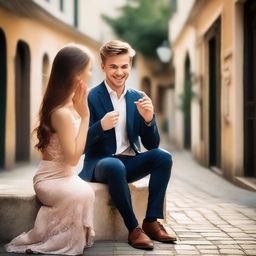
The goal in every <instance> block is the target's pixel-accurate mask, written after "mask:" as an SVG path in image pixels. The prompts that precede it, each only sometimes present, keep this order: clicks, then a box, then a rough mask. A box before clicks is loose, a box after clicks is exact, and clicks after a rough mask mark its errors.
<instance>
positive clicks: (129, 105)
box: [125, 89, 135, 143]
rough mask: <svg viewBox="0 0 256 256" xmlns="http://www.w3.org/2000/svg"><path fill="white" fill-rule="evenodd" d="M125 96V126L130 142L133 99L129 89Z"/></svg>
mask: <svg viewBox="0 0 256 256" xmlns="http://www.w3.org/2000/svg"><path fill="white" fill-rule="evenodd" d="M125 98H126V126H127V134H128V138H129V141H130V143H131V142H132V139H131V138H132V136H131V135H132V131H133V122H134V107H135V104H134V100H133V98H132V94H131V92H130V91H129V89H128V90H127V92H126V95H125Z"/></svg>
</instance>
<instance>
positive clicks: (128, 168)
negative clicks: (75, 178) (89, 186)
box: [93, 148, 172, 231]
mask: <svg viewBox="0 0 256 256" xmlns="http://www.w3.org/2000/svg"><path fill="white" fill-rule="evenodd" d="M171 168H172V156H171V155H170V154H169V153H168V152H167V151H165V150H163V149H159V148H157V149H152V150H149V151H146V152H143V153H140V154H138V155H136V156H132V157H128V158H116V157H106V158H103V159H101V160H100V161H99V162H98V163H97V165H96V167H95V170H94V177H93V181H94V182H100V183H105V184H107V185H108V187H109V192H110V195H111V198H112V200H113V201H114V204H115V206H116V207H117V209H118V210H119V212H120V213H121V215H122V217H123V219H124V223H125V225H126V227H127V229H128V230H129V231H130V230H132V229H133V228H134V227H136V226H137V225H138V221H137V218H136V216H135V214H134V212H133V208H132V202H131V195H130V190H129V186H128V183H131V182H134V181H137V180H139V179H141V178H143V177H145V176H147V175H148V174H150V179H149V197H148V205H147V212H146V217H155V218H163V204H164V197H165V192H166V189H167V185H168V181H169V179H170V175H171Z"/></svg>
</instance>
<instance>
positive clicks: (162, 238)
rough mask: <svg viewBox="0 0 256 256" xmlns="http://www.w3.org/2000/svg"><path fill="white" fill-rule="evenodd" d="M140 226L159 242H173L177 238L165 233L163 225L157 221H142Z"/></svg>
mask: <svg viewBox="0 0 256 256" xmlns="http://www.w3.org/2000/svg"><path fill="white" fill-rule="evenodd" d="M142 228H143V230H144V231H145V233H146V234H147V235H148V236H149V237H150V238H151V239H153V240H157V241H159V242H175V241H176V240H177V238H176V237H175V236H171V235H169V234H168V233H167V231H166V230H165V228H164V226H163V225H162V224H161V223H160V222H158V221H153V222H150V223H148V222H143V224H142Z"/></svg>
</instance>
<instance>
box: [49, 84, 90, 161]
mask: <svg viewBox="0 0 256 256" xmlns="http://www.w3.org/2000/svg"><path fill="white" fill-rule="evenodd" d="M72 101H73V107H74V109H75V110H76V111H77V113H78V114H79V115H80V117H81V123H80V126H79V130H78V133H77V134H75V130H74V125H73V120H72V114H71V111H70V110H69V109H68V108H67V107H62V108H59V109H57V110H55V111H54V112H53V113H52V116H51V121H52V126H53V128H54V129H55V130H56V132H57V134H58V136H59V140H60V144H61V147H62V150H63V154H64V158H65V161H66V162H67V163H68V164H70V165H76V164H77V163H78V161H79V159H80V157H81V155H82V154H83V151H84V147H85V142H86V138H87V132H88V124H89V116H90V115H89V109H88V104H87V87H86V86H85V85H84V84H83V83H82V81H81V83H80V84H79V85H78V86H77V89H76V91H75V94H74V96H73V99H72Z"/></svg>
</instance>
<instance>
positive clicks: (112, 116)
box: [101, 110, 119, 131]
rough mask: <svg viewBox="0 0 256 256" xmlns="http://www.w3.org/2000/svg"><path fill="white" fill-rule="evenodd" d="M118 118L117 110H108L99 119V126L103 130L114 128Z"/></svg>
mask: <svg viewBox="0 0 256 256" xmlns="http://www.w3.org/2000/svg"><path fill="white" fill-rule="evenodd" d="M118 118H119V111H118V110H114V111H111V112H108V113H107V114H106V115H105V116H104V117H103V118H102V119H101V126H102V129H103V130H104V131H107V130H110V129H112V128H114V127H115V126H116V124H117V121H118Z"/></svg>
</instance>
